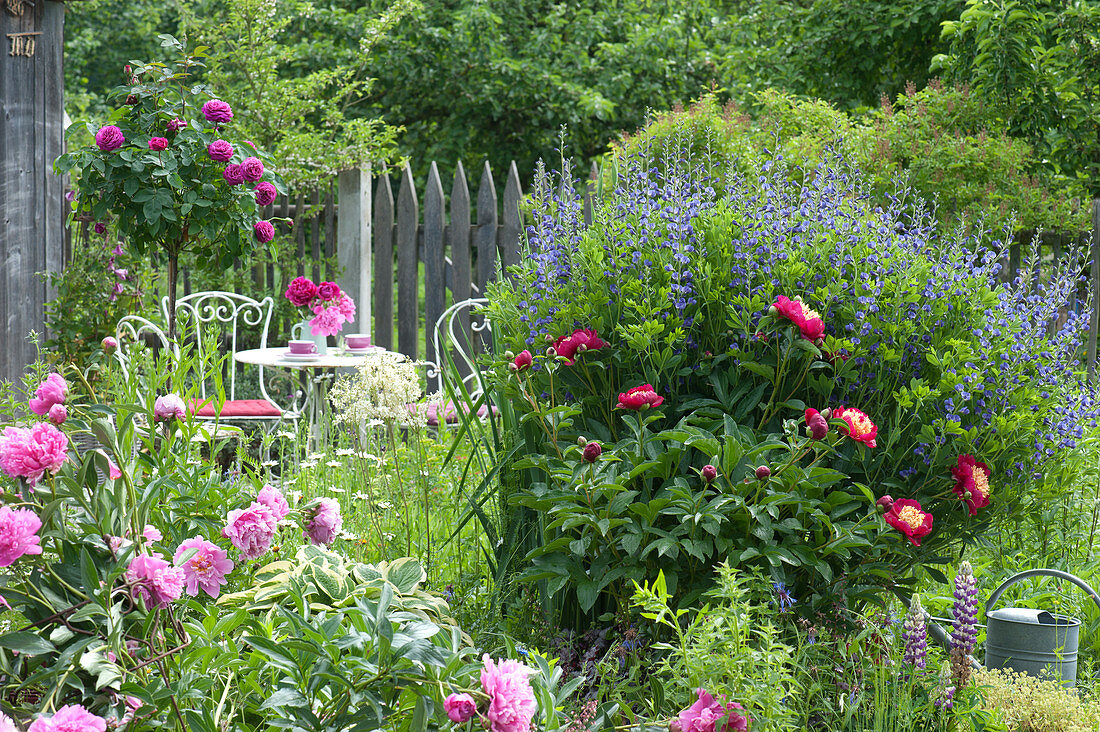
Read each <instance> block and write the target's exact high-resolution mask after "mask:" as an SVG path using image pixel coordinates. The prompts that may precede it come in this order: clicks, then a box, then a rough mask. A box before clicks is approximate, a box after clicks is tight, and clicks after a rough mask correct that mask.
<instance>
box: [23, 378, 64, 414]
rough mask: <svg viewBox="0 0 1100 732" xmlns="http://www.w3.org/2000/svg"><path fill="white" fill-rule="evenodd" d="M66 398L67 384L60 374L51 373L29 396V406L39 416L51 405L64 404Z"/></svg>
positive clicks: (50, 407)
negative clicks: (31, 395)
mask: <svg viewBox="0 0 1100 732" xmlns="http://www.w3.org/2000/svg"><path fill="white" fill-rule="evenodd" d="M68 398H69V384H68V383H67V382H66V381H65V379H64V378H63V377H62V376H61V374H58V373H52V374H50V375H49V376H47V377H46V380H45V381H43V382H42V383H41V384H39V385H38V388H37V389H35V390H34V396H33V397H31V400H30V404H29V406H30V408H31V411H32V412H34V413H35V414H37V415H38V416H40V417H45V416H46V415H48V414H49V413H50V410H51V409H52V408H53V407H55V406H57V405H59V404H64V403H65V400H66V399H68ZM62 421H64V420H62Z"/></svg>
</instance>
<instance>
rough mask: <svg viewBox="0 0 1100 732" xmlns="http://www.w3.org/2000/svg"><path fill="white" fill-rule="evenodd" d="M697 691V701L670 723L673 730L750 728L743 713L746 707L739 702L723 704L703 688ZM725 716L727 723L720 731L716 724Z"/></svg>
mask: <svg viewBox="0 0 1100 732" xmlns="http://www.w3.org/2000/svg"><path fill="white" fill-rule="evenodd" d="M696 693H697V694H698V695H699V698H698V699H697V700H696V702H695V703H694V704H692V705H691V706H690V707H688V708H687V709H684V710H683V711H681V712H680V714H679V716H678V717H677V718H676V719H674V720H672V723H671V724H669V729H670V730H671V731H672V732H745V730H747V729H748V728H749V720H748V718H747V717H745V716H744V715H743V714H741V711H742V710H743V709H744V708H743V707H742V706H741V705H740V704H738V703H737V702H729V703H728V704H726V705H724V706H723V705H722V704H721V703H719V702H717V701H715V700H714V697H712V696H711V695H710V694H708V693H707V692H706V691H705V690H703V689H697V690H696ZM723 717H725V718H726V721H725V724H723V725H722V728H721V730H720V731H718V730H716V729H715V727H716V724H717V722H718V720H720V719H722V718H723Z"/></svg>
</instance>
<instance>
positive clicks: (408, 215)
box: [397, 163, 420, 360]
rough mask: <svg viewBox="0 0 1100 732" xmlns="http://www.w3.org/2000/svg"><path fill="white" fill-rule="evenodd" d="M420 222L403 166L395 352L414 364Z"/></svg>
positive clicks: (410, 176)
mask: <svg viewBox="0 0 1100 732" xmlns="http://www.w3.org/2000/svg"><path fill="white" fill-rule="evenodd" d="M419 219H420V206H419V204H418V203H417V200H416V189H415V188H414V184H413V174H412V168H411V167H409V164H408V163H406V164H405V168H404V170H403V171H402V172H401V188H400V189H399V190H398V192H397V350H398V351H400V352H401V353H403V354H405V355H406V356H408V357H409V358H411V359H414V360H415V359H416V358H418V354H419V353H420V351H419V349H418V348H417V335H418V332H419V330H420V296H419V295H420V293H419V289H420V262H419V259H418V257H417V256H416V254H417V252H416V249H417V247H416V244H417V241H416V239H417V228H418V223H419Z"/></svg>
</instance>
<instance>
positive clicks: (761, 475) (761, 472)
mask: <svg viewBox="0 0 1100 732" xmlns="http://www.w3.org/2000/svg"><path fill="white" fill-rule="evenodd" d="M771 474H772V469H771V468H769V467H768V466H767V465H761V466H760V467H759V468H757V469H756V479H757V480H767V479H768V478H769V477H770V476H771Z"/></svg>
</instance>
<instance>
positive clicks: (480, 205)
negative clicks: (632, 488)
mask: <svg viewBox="0 0 1100 732" xmlns="http://www.w3.org/2000/svg"><path fill="white" fill-rule="evenodd" d="M475 237H476V239H477V288H478V292H479V294H480V295H481V297H485V288H486V286H487V285H488V284H489V283H490V282H492V281H493V278H494V277H496V272H497V188H496V185H495V184H494V183H493V171H492V169H490V168H489V161H488V160H486V161H485V166H484V167H483V168H482V169H481V184H480V185H479V186H478V189H477V234H476V235H475Z"/></svg>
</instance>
